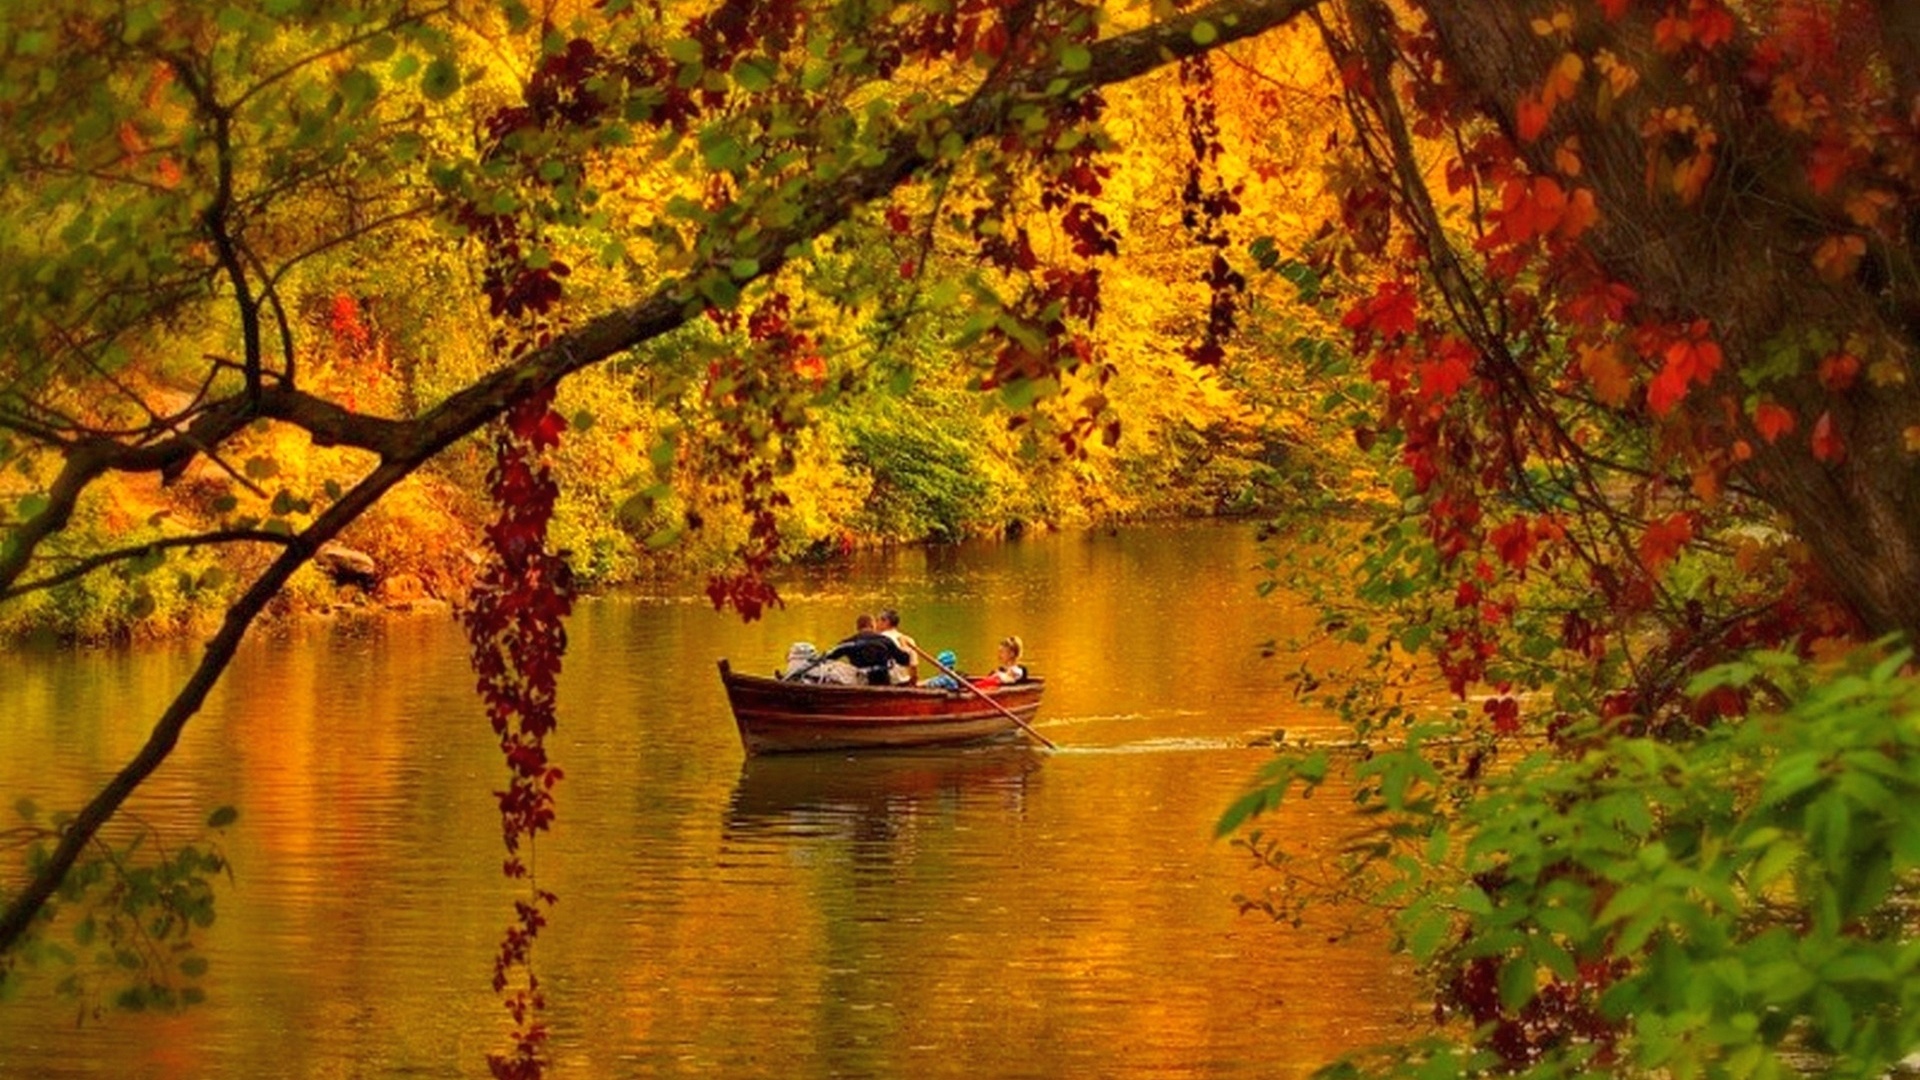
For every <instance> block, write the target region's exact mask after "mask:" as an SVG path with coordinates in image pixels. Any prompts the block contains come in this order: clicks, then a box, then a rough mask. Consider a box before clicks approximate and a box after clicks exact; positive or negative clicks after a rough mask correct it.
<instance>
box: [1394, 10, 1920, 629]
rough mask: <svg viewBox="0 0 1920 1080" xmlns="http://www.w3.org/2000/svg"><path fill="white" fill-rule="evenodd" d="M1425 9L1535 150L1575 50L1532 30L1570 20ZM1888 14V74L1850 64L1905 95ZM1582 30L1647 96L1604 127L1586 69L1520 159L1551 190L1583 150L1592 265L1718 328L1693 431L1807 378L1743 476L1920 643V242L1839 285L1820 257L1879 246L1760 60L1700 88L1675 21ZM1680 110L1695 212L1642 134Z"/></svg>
mask: <svg viewBox="0 0 1920 1080" xmlns="http://www.w3.org/2000/svg"><path fill="white" fill-rule="evenodd" d="M1421 6H1422V8H1423V10H1424V11H1425V12H1426V13H1427V14H1428V16H1429V17H1430V18H1431V20H1432V24H1433V27H1434V30H1435V33H1436V34H1437V36H1438V38H1439V40H1440V44H1441V55H1442V56H1443V57H1444V58H1445V59H1446V61H1448V63H1449V71H1450V77H1451V78H1452V79H1453V80H1454V81H1455V82H1456V83H1457V84H1458V87H1459V89H1460V90H1461V91H1462V92H1464V93H1466V94H1468V95H1469V98H1470V101H1471V103H1472V104H1473V105H1474V106H1475V107H1477V108H1478V109H1480V110H1481V111H1483V112H1485V113H1486V114H1487V115H1489V116H1491V117H1493V118H1494V119H1495V121H1496V122H1497V123H1499V124H1501V125H1502V126H1503V127H1504V128H1505V130H1506V131H1507V133H1508V134H1509V136H1510V137H1513V138H1514V139H1515V141H1516V144H1519V139H1518V137H1517V131H1518V124H1517V113H1518V109H1517V106H1518V103H1519V102H1520V100H1521V99H1522V97H1523V96H1525V95H1526V94H1528V93H1529V92H1537V91H1538V89H1539V87H1540V86H1541V84H1542V80H1543V77H1544V75H1545V73H1546V72H1547V71H1548V69H1549V68H1550V67H1551V66H1552V65H1553V64H1554V62H1555V61H1556V60H1558V59H1559V57H1560V56H1561V54H1562V53H1563V52H1565V51H1566V50H1567V48H1568V47H1569V46H1568V45H1567V44H1566V43H1565V42H1564V41H1562V40H1560V39H1558V38H1557V37H1555V36H1553V35H1542V34H1541V33H1538V32H1536V30H1535V28H1534V27H1533V25H1532V23H1533V20H1535V19H1549V20H1550V19H1551V18H1552V16H1553V15H1554V13H1555V11H1556V10H1559V9H1562V8H1565V7H1566V6H1567V5H1566V3H1565V0H1425V2H1424V3H1423V4H1422V5H1421ZM1879 6H1880V9H1881V11H1882V14H1883V21H1882V23H1881V24H1880V26H1879V27H1877V28H1855V29H1856V30H1858V31H1859V35H1860V37H1861V38H1862V39H1865V38H1867V37H1874V38H1875V43H1874V48H1875V50H1876V54H1875V55H1872V56H1860V57H1849V58H1848V60H1849V62H1853V63H1858V64H1859V65H1861V66H1860V67H1858V68H1856V69H1855V70H1869V68H1868V67H1867V65H1884V66H1883V67H1879V68H1878V70H1883V71H1887V72H1889V73H1890V75H1889V76H1888V77H1889V78H1890V79H1892V80H1894V81H1897V82H1900V83H1902V84H1905V83H1908V82H1910V81H1911V80H1912V79H1913V78H1914V77H1915V74H1916V73H1915V72H1914V71H1913V70H1912V69H1911V67H1910V66H1907V65H1906V64H1904V63H1903V61H1904V60H1905V59H1906V58H1909V57H1911V56H1913V55H1914V54H1915V49H1916V44H1917V43H1920V15H1915V14H1913V13H1911V12H1908V11H1906V9H1908V8H1912V7H1914V6H1915V5H1912V4H1910V3H1890V2H1889V3H1881V4H1880V5H1879ZM1656 9H1657V10H1656ZM1573 10H1574V12H1575V17H1576V24H1575V30H1574V35H1573V41H1574V46H1573V47H1574V48H1576V49H1577V50H1579V51H1580V52H1582V53H1584V54H1585V55H1588V56H1591V55H1594V53H1595V52H1596V51H1597V50H1598V49H1599V48H1603V47H1604V48H1607V49H1610V50H1612V52H1613V53H1614V54H1615V55H1616V56H1618V57H1619V58H1620V59H1621V60H1623V61H1624V62H1625V63H1626V64H1628V65H1629V66H1631V67H1632V68H1634V69H1635V70H1636V71H1638V72H1639V73H1640V75H1641V82H1640V84H1639V85H1638V86H1637V87H1635V88H1634V89H1632V90H1630V91H1628V93H1627V94H1626V95H1625V96H1623V97H1622V98H1621V100H1620V101H1619V102H1618V103H1616V104H1614V105H1613V106H1612V109H1611V112H1610V113H1608V114H1606V115H1603V114H1602V111H1601V108H1600V106H1599V103H1598V101H1599V97H1598V94H1597V93H1596V86H1597V82H1598V76H1597V75H1596V74H1595V73H1594V72H1593V71H1592V65H1589V70H1588V74H1587V76H1586V79H1585V81H1583V82H1582V83H1581V85H1580V88H1579V90H1578V92H1577V93H1576V94H1575V95H1574V97H1573V99H1572V100H1570V101H1568V102H1566V103H1564V104H1562V105H1560V106H1559V108H1558V110H1557V111H1555V112H1554V113H1553V115H1552V118H1551V121H1550V123H1549V125H1548V127H1547V129H1546V131H1545V133H1544V134H1542V135H1541V136H1539V137H1538V138H1536V139H1534V140H1533V141H1532V142H1530V143H1526V144H1524V145H1522V152H1523V154H1524V155H1525V156H1526V157H1527V158H1528V160H1529V163H1530V165H1531V166H1532V167H1533V168H1534V170H1535V171H1536V172H1540V173H1552V172H1555V171H1556V169H1555V165H1554V161H1553V158H1554V153H1555V150H1556V149H1557V148H1559V147H1560V146H1562V145H1563V140H1565V139H1566V138H1567V137H1569V136H1577V137H1578V140H1579V152H1580V155H1581V158H1582V159H1583V162H1584V168H1583V170H1582V171H1581V174H1580V175H1579V176H1578V177H1577V178H1574V179H1573V180H1572V182H1573V183H1579V184H1584V185H1587V186H1590V187H1592V188H1593V190H1594V195H1595V198H1596V201H1597V203H1598V205H1599V207H1600V208H1601V211H1602V213H1603V220H1602V222H1601V224H1600V225H1599V226H1598V227H1597V228H1596V229H1595V230H1594V231H1593V232H1591V233H1589V234H1588V238H1587V243H1588V245H1589V247H1590V248H1591V249H1592V250H1593V251H1594V252H1595V254H1597V255H1598V256H1599V258H1600V260H1601V262H1602V264H1603V265H1604V266H1605V267H1606V269H1607V270H1608V271H1609V272H1610V273H1611V274H1612V275H1613V276H1614V277H1615V278H1616V279H1618V280H1619V281H1621V282H1623V283H1625V284H1627V285H1630V286H1631V287H1633V288H1634V289H1635V290H1636V291H1637V292H1638V294H1639V297H1640V303H1641V312H1642V314H1643V316H1652V317H1657V318H1664V319H1668V320H1676V321H1691V320H1693V319H1702V318H1704V319H1707V320H1709V321H1710V322H1711V324H1712V326H1713V329H1714V332H1715V334H1716V335H1717V339H1718V340H1719V342H1720V344H1721V347H1722V349H1723V351H1724V354H1725V357H1726V364H1725V365H1724V367H1723V368H1722V370H1721V372H1720V374H1719V376H1718V377H1717V379H1716V380H1715V382H1714V383H1713V384H1712V385H1711V386H1709V387H1705V388H1695V390H1694V391H1693V393H1692V394H1691V395H1690V396H1689V399H1688V402H1687V408H1688V409H1689V410H1690V412H1689V416H1690V418H1691V419H1692V420H1694V421H1696V422H1699V423H1706V424H1716V425H1722V426H1724V425H1726V424H1727V423H1728V420H1729V418H1730V417H1741V418H1744V416H1745V415H1746V410H1745V408H1744V407H1743V406H1744V402H1745V400H1746V398H1747V395H1748V393H1749V391H1748V389H1747V387H1746V386H1745V385H1744V384H1743V383H1742V382H1741V378H1740V376H1741V374H1742V373H1749V374H1751V373H1753V372H1755V371H1757V370H1759V369H1760V368H1761V367H1762V365H1763V364H1769V363H1778V361H1779V359H1780V358H1781V357H1782V356H1783V355H1787V356H1791V357H1792V358H1793V361H1792V364H1791V369H1792V370H1791V374H1789V375H1787V376H1786V377H1784V378H1782V379H1781V380H1779V381H1775V382H1768V383H1767V384H1766V393H1767V394H1768V395H1769V396H1770V397H1771V398H1772V399H1773V400H1775V401H1777V402H1779V403H1781V404H1784V405H1785V406H1787V407H1788V408H1790V409H1791V410H1792V411H1793V413H1794V414H1795V417H1796V419H1797V425H1796V428H1795V430H1794V431H1793V432H1791V433H1789V434H1787V435H1785V436H1782V437H1781V438H1779V440H1778V441H1777V442H1774V443H1768V442H1767V441H1766V440H1765V439H1763V438H1760V437H1759V436H1758V434H1757V433H1756V432H1755V431H1754V430H1753V429H1752V427H1751V425H1750V424H1749V423H1747V422H1746V421H1745V420H1744V419H1738V420H1735V421H1733V422H1734V423H1735V425H1737V429H1736V430H1729V431H1728V433H1727V434H1728V437H1729V439H1732V438H1744V439H1745V440H1746V442H1747V443H1748V444H1749V445H1750V446H1751V448H1752V449H1753V451H1754V453H1753V456H1752V458H1751V459H1750V460H1748V461H1746V462H1745V463H1744V464H1741V465H1740V466H1738V468H1739V475H1740V476H1741V478H1742V479H1744V480H1745V481H1746V482H1747V483H1749V484H1750V485H1751V486H1752V487H1753V488H1754V489H1755V490H1756V491H1757V492H1758V493H1759V494H1760V496H1761V497H1762V498H1764V499H1765V500H1767V501H1768V502H1769V503H1771V504H1772V505H1773V506H1774V507H1776V508H1777V509H1778V510H1779V511H1780V512H1781V513H1782V514H1784V515H1785V516H1786V518H1787V519H1788V520H1789V521H1790V522H1791V524H1792V525H1793V527H1794V528H1795V529H1796V530H1797V531H1798V533H1799V534H1800V536H1801V537H1802V538H1803V539H1804V540H1805V541H1806V542H1807V544H1808V545H1809V546H1810V548H1811V550H1812V551H1813V553H1814V556H1815V558H1816V560H1817V561H1818V563H1819V565H1820V566H1821V568H1822V569H1823V570H1824V571H1825V573H1826V574H1827V575H1828V576H1829V577H1830V578H1831V581H1832V583H1833V585H1834V586H1835V588H1836V589H1837V591H1838V592H1839V593H1840V594H1841V595H1842V596H1843V597H1844V598H1845V599H1846V600H1847V601H1848V602H1849V603H1850V604H1851V605H1852V607H1853V609H1854V611H1855V612H1856V614H1857V615H1858V616H1859V618H1860V619H1861V621H1862V622H1863V623H1864V625H1865V627H1866V628H1867V629H1868V630H1869V631H1871V632H1875V633H1878V632H1886V631H1893V630H1905V631H1910V632H1911V631H1920V512H1916V509H1917V508H1916V505H1915V500H1916V498H1920V454H1916V453H1914V452H1913V451H1911V450H1909V449H1908V441H1909V435H1908V432H1909V431H1914V432H1915V433H1916V434H1920V428H1916V427H1915V425H1920V382H1916V379H1915V372H1914V371H1913V362H1914V357H1915V351H1914V350H1915V345H1916V341H1917V339H1920V286H1917V285H1916V279H1915V277H1914V276H1913V275H1912V273H1911V269H1912V267H1914V266H1915V260H1914V254H1915V252H1914V245H1913V239H1914V238H1913V234H1912V233H1911V232H1904V233H1902V234H1901V236H1900V237H1898V238H1896V239H1894V240H1888V239H1887V238H1886V237H1885V236H1876V237H1875V238H1874V241H1873V243H1872V244H1871V245H1870V247H1869V250H1868V251H1867V253H1866V255H1865V256H1864V257H1863V258H1862V259H1861V261H1860V263H1859V265H1858V268H1857V269H1856V270H1855V271H1854V272H1852V273H1851V274H1848V275H1845V276H1843V277H1839V278H1837V279H1836V278H1829V277H1827V276H1824V275H1823V274H1822V273H1821V272H1820V270H1819V269H1817V268H1816V264H1815V261H1814V259H1813V253H1814V252H1815V250H1816V249H1817V247H1818V245H1819V244H1820V243H1821V242H1822V241H1824V240H1826V239H1827V238H1829V237H1832V236H1837V235H1843V234H1859V233H1860V232H1861V231H1862V230H1860V229H1859V228H1858V227H1856V226H1855V225H1854V224H1853V223H1851V222H1849V221H1848V220H1847V219H1846V218H1845V217H1844V216H1843V215H1842V213H1841V207H1840V205H1839V203H1840V200H1839V199H1838V198H1822V197H1820V196H1819V195H1818V194H1817V193H1816V192H1815V191H1814V190H1813V187H1812V186H1811V184H1810V183H1809V179H1808V170H1807V168H1806V163H1807V161H1808V155H1809V153H1810V149H1811V147H1810V146H1809V145H1808V143H1809V140H1808V139H1807V138H1805V137H1804V136H1800V135H1796V134H1795V133H1793V132H1790V131H1788V130H1786V129H1784V128H1783V127H1781V125H1780V124H1779V123H1778V122H1777V121H1776V120H1775V118H1774V117H1773V116H1772V115H1771V114H1770V112H1769V109H1768V94H1769V92H1770V88H1769V87H1766V86H1759V87H1756V86H1754V85H1752V84H1751V83H1748V82H1745V81H1743V79H1742V78H1741V77H1740V75H1744V73H1745V71H1746V70H1747V69H1746V65H1745V63H1744V61H1745V59H1746V58H1747V54H1748V51H1749V50H1750V48H1751V46H1752V42H1751V41H1747V40H1743V39H1742V38H1740V37H1738V36H1736V38H1735V40H1733V41H1732V42H1731V43H1729V44H1727V45H1725V46H1722V47H1721V48H1722V50H1723V51H1724V52H1725V53H1726V54H1727V56H1726V62H1727V63H1728V64H1729V66H1728V68H1726V70H1728V71H1732V72H1735V73H1739V74H1738V75H1735V76H1728V77H1723V78H1719V79H1716V80H1713V81H1711V82H1710V83H1708V84H1706V85H1702V84H1697V83H1693V82H1689V81H1688V80H1687V79H1686V78H1684V77H1683V75H1682V73H1681V72H1679V71H1678V70H1676V69H1675V68H1674V66H1673V65H1672V64H1671V63H1670V62H1669V61H1668V59H1667V58H1666V57H1663V56H1662V55H1661V54H1660V53H1659V52H1658V51H1657V50H1656V49H1655V47H1654V44H1653V41H1654V37H1653V33H1654V31H1653V27H1654V22H1655V19H1656V18H1657V17H1659V16H1660V15H1662V14H1663V13H1664V12H1665V5H1649V4H1633V5H1629V7H1628V9H1627V13H1626V14H1625V15H1624V16H1622V17H1621V18H1620V19H1618V20H1617V21H1612V22H1609V21H1607V20H1606V19H1605V17H1604V16H1603V14H1602V13H1601V11H1600V10H1599V8H1598V6H1597V5H1596V4H1594V3H1591V2H1582V3H1577V4H1575V5H1573ZM1889 13H1891V14H1889ZM1876 29H1877V31H1878V33H1877V36H1876V34H1875V30H1876ZM1850 40H1851V39H1850ZM1898 89H1908V87H1907V86H1905V85H1902V86H1901V87H1899V88H1898ZM1678 105H1688V106H1691V107H1692V108H1693V109H1695V110H1696V111H1697V113H1698V115H1699V116H1700V117H1702V118H1703V119H1705V120H1707V121H1708V122H1710V123H1711V124H1712V126H1713V129H1714V130H1715V132H1716V133H1717V134H1718V137H1719V143H1718V146H1717V149H1716V160H1715V164H1714V172H1713V175H1712V178H1711V180H1710V181H1709V183H1708V185H1707V187H1706V189H1705V191H1704V192H1703V193H1702V194H1701V195H1700V196H1699V197H1698V199H1697V200H1695V201H1694V202H1693V203H1691V204H1690V205H1688V204H1684V203H1683V202H1682V200H1681V199H1680V198H1679V197H1677V196H1676V195H1675V194H1673V192H1672V190H1671V188H1670V187H1668V186H1667V185H1663V184H1656V183H1653V182H1652V181H1651V179H1650V177H1651V176H1652V175H1653V174H1652V173H1650V171H1649V161H1650V157H1651V152H1650V149H1649V142H1648V140H1647V138H1646V137H1644V136H1643V135H1642V133H1641V127H1640V121H1641V119H1642V118H1643V117H1645V116H1646V115H1647V114H1648V112H1649V111H1650V110H1651V109H1654V108H1660V107H1667V106H1678ZM1897 112H1898V114H1899V115H1898V117H1897V119H1896V122H1903V123H1907V124H1909V125H1910V124H1911V119H1910V113H1909V110H1906V109H1899V110H1897ZM1894 190H1895V191H1904V188H1895V189H1894ZM1902 241H1904V242H1902ZM1842 349H1844V350H1846V351H1848V352H1850V353H1852V354H1853V355H1855V356H1857V357H1858V359H1859V360H1860V361H1861V362H1862V365H1863V370H1862V373H1861V376H1860V378H1859V379H1858V380H1857V381H1855V382H1854V384H1853V385H1852V386H1851V387H1849V388H1846V389H1844V390H1829V389H1828V388H1827V387H1825V386H1823V385H1822V383H1821V381H1820V379H1819V378H1818V377H1817V375H1816V366H1817V364H1818V362H1819V360H1820V359H1822V357H1823V356H1825V355H1828V354H1831V353H1833V352H1837V351H1840V350H1842ZM1783 350H1785V352H1784V353H1783ZM1823 415H1830V417H1831V419H1830V421H1829V423H1830V425H1831V430H1832V432H1833V433H1834V434H1835V435H1837V436H1838V439H1839V442H1840V443H1841V444H1842V445H1843V446H1844V450H1843V451H1842V452H1841V453H1840V455H1839V456H1838V457H1837V458H1836V456H1835V455H1834V454H1833V453H1832V452H1829V453H1827V454H1825V455H1817V454H1816V453H1815V452H1814V447H1813V443H1812V441H1811V436H1812V434H1813V431H1814V428H1815V425H1816V423H1817V422H1818V421H1819V419H1820V418H1821V417H1822V416H1823ZM1823 456H1824V460H1823Z"/></svg>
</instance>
